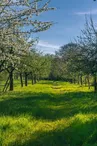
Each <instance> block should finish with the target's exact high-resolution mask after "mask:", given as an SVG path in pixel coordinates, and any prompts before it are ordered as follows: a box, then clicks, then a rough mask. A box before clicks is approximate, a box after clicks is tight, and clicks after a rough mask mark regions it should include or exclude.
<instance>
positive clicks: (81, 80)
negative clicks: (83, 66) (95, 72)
mask: <svg viewBox="0 0 97 146" xmlns="http://www.w3.org/2000/svg"><path fill="white" fill-rule="evenodd" d="M80 84H81V86H82V85H83V77H82V75H81V76H80Z"/></svg>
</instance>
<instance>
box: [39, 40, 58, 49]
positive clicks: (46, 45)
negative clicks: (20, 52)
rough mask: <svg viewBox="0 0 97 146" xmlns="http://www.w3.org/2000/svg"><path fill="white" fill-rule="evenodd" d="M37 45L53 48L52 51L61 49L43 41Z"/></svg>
mask: <svg viewBox="0 0 97 146" xmlns="http://www.w3.org/2000/svg"><path fill="white" fill-rule="evenodd" d="M37 45H38V46H40V47H46V48H51V49H59V47H60V46H58V45H54V44H50V43H48V42H45V41H42V40H40V41H39V42H38V44H37Z"/></svg>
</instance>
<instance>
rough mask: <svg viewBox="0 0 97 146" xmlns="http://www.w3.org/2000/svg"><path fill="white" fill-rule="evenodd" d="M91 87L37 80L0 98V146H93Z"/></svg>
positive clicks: (95, 99) (95, 116) (96, 113)
mask: <svg viewBox="0 0 97 146" xmlns="http://www.w3.org/2000/svg"><path fill="white" fill-rule="evenodd" d="M92 91H93V90H92V88H91V89H90V90H89V89H88V87H80V86H79V85H74V84H70V83H65V82H57V83H56V82H53V81H41V82H39V83H37V84H35V85H31V84H29V85H28V87H23V88H20V86H16V87H15V91H13V92H8V93H6V94H4V95H2V96H1V97H0V146H94V145H95V146H96V144H97V94H96V93H93V92H92Z"/></svg>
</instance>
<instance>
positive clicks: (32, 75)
mask: <svg viewBox="0 0 97 146" xmlns="http://www.w3.org/2000/svg"><path fill="white" fill-rule="evenodd" d="M31 78H32V85H34V76H33V74H32V73H31Z"/></svg>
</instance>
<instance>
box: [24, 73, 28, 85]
mask: <svg viewBox="0 0 97 146" xmlns="http://www.w3.org/2000/svg"><path fill="white" fill-rule="evenodd" d="M27 85H28V75H27V73H26V72H25V86H27Z"/></svg>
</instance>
